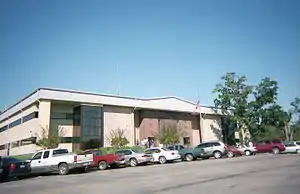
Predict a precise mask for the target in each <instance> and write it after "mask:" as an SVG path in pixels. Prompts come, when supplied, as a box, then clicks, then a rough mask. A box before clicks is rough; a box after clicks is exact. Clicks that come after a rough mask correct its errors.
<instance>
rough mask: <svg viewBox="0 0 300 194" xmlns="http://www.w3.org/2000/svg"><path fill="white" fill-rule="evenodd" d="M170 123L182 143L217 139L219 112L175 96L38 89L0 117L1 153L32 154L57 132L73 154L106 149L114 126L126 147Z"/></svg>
mask: <svg viewBox="0 0 300 194" xmlns="http://www.w3.org/2000/svg"><path fill="white" fill-rule="evenodd" d="M200 112H201V116H200ZM169 124H172V125H176V126H177V127H179V128H181V129H182V130H183V131H184V132H185V133H184V134H185V135H184V137H182V139H181V143H182V144H190V145H197V144H199V143H200V142H202V141H207V140H213V139H221V138H222V131H221V115H220V114H219V113H218V114H217V113H216V112H215V111H214V110H212V108H209V107H201V108H198V109H196V105H195V103H192V102H189V101H186V100H182V99H180V98H176V97H162V98H152V99H140V98H129V97H120V96H112V95H102V94H94V93H87V92H78V91H69V90H60V89H47V88H40V89H38V90H36V91H34V92H33V93H31V94H30V95H28V96H27V97H25V98H24V99H22V100H21V101H19V102H18V103H16V104H15V105H13V106H11V107H10V108H8V109H7V110H5V111H4V112H2V113H1V114H0V155H2V156H3V155H18V154H28V153H32V152H35V151H36V150H38V149H40V147H38V146H37V145H36V144H35V142H36V141H38V139H39V138H41V136H42V134H43V132H46V133H49V132H57V129H59V130H60V133H59V135H60V136H61V140H62V143H61V144H60V145H59V146H60V147H64V148H68V149H69V150H71V151H74V150H78V149H87V148H94V147H99V146H100V147H102V146H110V141H109V134H110V133H111V131H112V130H115V129H118V128H119V129H123V130H124V131H125V135H126V137H127V139H128V140H129V142H130V143H129V144H130V145H136V143H137V142H140V140H142V139H144V138H154V137H155V134H157V133H158V130H159V129H160V128H161V126H163V125H169ZM157 143H158V142H157Z"/></svg>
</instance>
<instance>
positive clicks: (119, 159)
mask: <svg viewBox="0 0 300 194" xmlns="http://www.w3.org/2000/svg"><path fill="white" fill-rule="evenodd" d="M84 153H85V154H93V159H94V166H93V167H97V168H98V169H99V170H105V169H107V168H109V167H111V166H112V165H116V166H119V165H122V164H125V157H124V156H122V155H117V154H103V153H102V152H101V150H88V151H85V152H84Z"/></svg>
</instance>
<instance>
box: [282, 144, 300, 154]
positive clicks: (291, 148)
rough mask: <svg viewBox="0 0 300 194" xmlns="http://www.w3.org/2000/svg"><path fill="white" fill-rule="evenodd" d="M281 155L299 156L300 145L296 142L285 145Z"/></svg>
mask: <svg viewBox="0 0 300 194" xmlns="http://www.w3.org/2000/svg"><path fill="white" fill-rule="evenodd" d="M282 153H297V154H300V145H298V144H297V143H296V142H289V143H285V150H284V151H283V152H282Z"/></svg>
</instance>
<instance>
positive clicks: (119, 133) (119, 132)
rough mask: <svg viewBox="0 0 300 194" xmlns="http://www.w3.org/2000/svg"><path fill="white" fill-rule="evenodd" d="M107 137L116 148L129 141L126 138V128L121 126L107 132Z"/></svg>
mask: <svg viewBox="0 0 300 194" xmlns="http://www.w3.org/2000/svg"><path fill="white" fill-rule="evenodd" d="M107 139H108V141H109V142H110V144H111V146H113V147H117V148H120V147H124V146H126V145H127V144H129V141H128V139H127V138H126V130H125V129H121V128H118V129H114V130H112V131H111V132H110V133H109V134H108V136H107Z"/></svg>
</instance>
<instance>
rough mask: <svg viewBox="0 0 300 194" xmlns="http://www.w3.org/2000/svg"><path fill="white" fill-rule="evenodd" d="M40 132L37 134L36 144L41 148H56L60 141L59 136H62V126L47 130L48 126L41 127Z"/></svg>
mask: <svg viewBox="0 0 300 194" xmlns="http://www.w3.org/2000/svg"><path fill="white" fill-rule="evenodd" d="M41 128H42V131H41V134H40V135H39V136H38V140H37V143H36V144H37V145H38V146H41V147H43V148H57V147H58V145H59V143H60V142H61V137H62V136H64V130H63V128H62V127H58V128H56V129H52V130H51V131H50V130H49V128H48V127H46V128H44V127H41Z"/></svg>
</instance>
